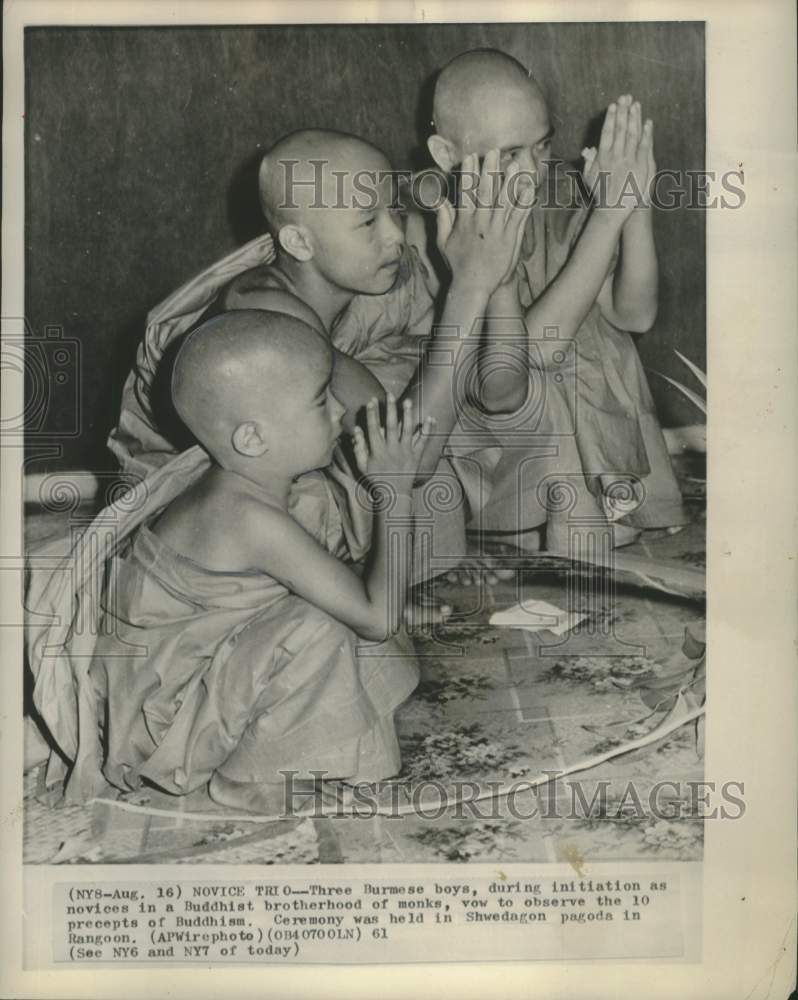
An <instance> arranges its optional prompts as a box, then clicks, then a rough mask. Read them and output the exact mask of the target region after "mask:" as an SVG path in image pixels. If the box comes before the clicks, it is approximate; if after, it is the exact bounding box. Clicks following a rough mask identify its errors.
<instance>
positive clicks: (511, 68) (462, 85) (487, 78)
mask: <svg viewBox="0 0 798 1000" xmlns="http://www.w3.org/2000/svg"><path fill="white" fill-rule="evenodd" d="M432 113H433V119H434V125H435V130H436V132H437V133H438V135H440V136H442V137H443V138H445V139H447V140H448V141H449V142H451V143H453V144H455V145H456V146H457V147H458V149H459V151H460V152H461V153H462V155H466V154H468V153H470V152H477V153H479V154H480V155H484V154H485V153H486V152H487V151H488V149H492V148H498V149H504V148H508V147H510V146H514V145H529V146H531V145H534V144H535V143H536V142H538V141H540V140H541V139H542V138H543V137H544V135H545V132H547V131H548V129H549V125H548V111H547V108H546V100H545V98H544V96H543V92H542V91H541V89H540V87H539V86H538V84H537V82H536V81H535V80H534V78H533V77H532V76H531V74H530V73H529V72H528V71H527V70H526V69H524V67H523V66H522V65H521V63H519V62H518V61H517V60H516V59H513V58H512V56H508V55H506V54H505V53H504V52H499V51H497V50H496V49H474V50H473V51H472V52H464V53H462V54H461V55H459V56H456V57H455V58H454V59H453V60H452V61H451V62H450V63H449V64H448V65H447V66H445V67H444V68H443V69H442V70H441V72H440V75H439V76H438V79H437V82H436V84H435V95H434V98H433V112H432ZM538 133H542V134H538Z"/></svg>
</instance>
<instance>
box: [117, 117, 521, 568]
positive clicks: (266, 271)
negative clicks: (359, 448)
mask: <svg viewBox="0 0 798 1000" xmlns="http://www.w3.org/2000/svg"><path fill="white" fill-rule="evenodd" d="M497 157H498V154H497V153H496V154H493V160H496V162H497ZM493 160H490V158H489V160H488V162H487V163H486V165H485V168H484V170H483V175H484V177H485V178H486V179H487V180H488V181H489V180H490V178H489V171H490V169H491V164H493V166H494V167H495V163H493ZM473 166H474V167H475V169H477V168H478V165H477V164H476V160H474V164H473ZM510 179H511V178H508V180H510ZM259 183H260V193H261V201H262V205H263V209H264V213H265V215H266V218H267V220H268V222H269V225H270V229H271V232H272V234H273V237H274V241H275V244H276V246H277V256H276V259H273V257H272V256H267V255H262V260H261V262H260V263H256V264H255V266H250V267H247V266H246V262H247V260H248V258H247V256H246V254H245V253H243V252H242V253H241V254H240V257H239V256H238V255H235V259H233V255H231V258H230V259H229V266H228V262H226V261H223V262H221V264H220V265H219V266H218V267H216V268H214V269H213V272H212V273H209V275H208V280H207V281H206V280H204V279H203V277H202V276H200V279H197V280H195V281H194V282H192V283H189V285H187V286H186V296H182V295H181V294H180V293H177V294H176V296H175V297H174V298H175V312H176V313H177V314H178V317H177V321H176V322H175V324H174V326H170V325H167V324H152V325H151V327H150V328H148V332H147V337H146V338H145V344H144V345H143V348H142V349H141V350H140V353H139V365H138V371H136V372H134V373H133V374H132V375H131V377H130V378H129V379H128V384H127V386H126V389H125V398H124V401H123V408H122V415H121V418H120V423H119V427H118V428H117V430H116V431H115V432H114V433H113V434H112V436H111V440H110V444H111V447H112V449H113V450H114V452H115V453H116V454H117V456H118V457H119V458H120V460H121V462H122V464H123V466H125V467H131V468H136V470H137V471H138V469H139V468H140V467H141V465H142V464H144V463H146V462H148V461H149V460H150V458H151V457H152V459H153V460H154V464H160V462H161V461H162V460H163V459H164V457H168V454H169V450H170V449H172V450H173V449H174V445H173V444H172V443H171V442H170V441H169V440H168V438H167V436H166V435H165V434H164V433H163V431H162V429H161V428H159V427H157V426H156V424H157V421H156V419H155V414H154V412H153V409H152V407H150V406H149V405H148V399H149V397H150V394H151V383H152V374H151V373H152V371H153V369H154V368H155V367H156V366H157V365H158V363H159V361H160V358H161V357H162V356H163V353H164V351H165V350H166V348H167V346H168V345H169V343H170V340H172V339H174V338H175V337H177V336H179V335H180V334H181V333H182V332H183V330H184V329H185V326H186V324H185V323H183V322H182V317H183V316H188V317H189V318H191V317H196V316H197V315H200V313H201V309H200V308H199V306H200V305H201V304H202V303H203V302H205V304H206V305H207V303H208V302H209V301H210V294H209V293H210V292H211V291H213V292H214V293H215V292H216V291H218V289H219V285H220V284H221V283H223V282H222V281H221V279H222V278H226V279H228V281H227V286H226V288H224V290H223V292H222V294H221V296H220V302H219V307H220V308H221V309H226V310H230V309H239V308H262V309H270V310H275V311H281V312H287V313H290V314H291V315H297V316H300V317H302V318H304V319H305V320H306V321H307V322H310V323H312V324H313V325H315V327H316V328H317V329H319V330H320V331H322V332H324V333H325V335H326V336H327V337H328V338H330V337H331V336H332V338H333V339H334V338H335V334H336V332H337V331H338V330H339V328H341V327H346V326H347V325H349V324H350V322H351V317H350V311H349V307H350V305H352V303H353V302H354V301H357V300H370V299H376V300H379V301H380V302H385V303H390V305H389V306H388V310H389V313H390V315H389V316H388V315H387V314H386V313H385V311H384V310H383V309H382V308H381V307H380V309H379V311H380V314H381V315H382V316H383V319H385V320H386V321H388V322H389V323H390V324H391V326H392V327H394V328H396V329H400V330H402V331H404V330H405V329H407V328H408V327H411V326H413V324H414V323H416V322H418V323H420V324H422V325H423V327H424V332H425V334H426V336H427V337H428V336H429V333H430V327H431V325H432V311H433V292H432V291H430V289H429V288H428V287H427V286H428V283H430V284H432V283H433V279H432V276H431V273H430V271H429V269H428V268H426V267H425V266H424V264H423V262H422V261H421V260H420V259H419V256H418V254H417V253H416V251H414V250H405V248H404V243H405V236H404V231H403V227H402V224H401V220H400V218H399V216H398V212H397V210H396V205H395V201H396V198H395V190H394V178H393V175H392V171H391V167H390V164H389V163H388V161H387V159H386V158H385V156H384V155H383V154H382V153H381V152H380V151H379V150H377V149H376V148H375V147H373V146H371V145H370V144H369V143H367V142H365V141H363V140H361V139H358V138H357V137H355V136H351V135H344V134H342V133H338V132H332V131H328V130H320V129H313V130H303V131H300V132H295V133H292V134H291V135H289V136H287V137H285V138H284V139H282V140H281V141H280V142H278V143H277V144H276V145H275V146H274V147H273V148H272V149H271V150H270V151H269V153H267V154H266V156H265V157H264V159H263V162H262V165H261V169H260V176H259ZM493 193H494V194H496V195H498V194H499V192H498V191H496V192H493ZM506 193H507V185H505V187H504V190H503V193H502V195H501V196H502V197H504V196H505V195H506ZM486 197H487V195H486ZM523 197H524V196H523V195H522V196H521V198H520V199H516V200H515V203H514V204H513V205H509V203H508V204H507V206H506V210H505V216H506V218H507V219H508V220H509V219H510V216H513V220H514V221H513V222H512V225H513V232H514V233H516V236H515V237H514V238H515V239H516V244H515V246H514V252H515V255H516V257H517V252H518V251H519V249H520V233H521V232H522V229H521V227H520V226H518V225H517V216H518V213H519V212H520V213H522V214H524V215H528V212H529V201H530V200H531V198H529V199H528V200H527V203H526V204H523ZM461 215H462V213H458V214H457V215H453V213H451V212H450V213H449V214H448V215H447V219H446V223H447V224H446V227H445V235H446V247H445V251H444V252H445V255H446V258H447V259H448V260H449V263H450V266H451V270H452V277H451V281H450V283H449V286H448V288H447V290H446V296H445V303H444V305H443V308H442V313H441V316H440V323H441V327H442V328H443V329H461V330H462V331H463V336H462V338H460V339H459V340H458V341H457V342H456V343H455V344H453V345H452V344H447V350H448V352H449V355H451V356H452V357H454V356H456V355H460V354H463V353H466V352H467V351H468V350H471V349H472V345H473V343H474V338H470V337H469V336H468V334H469V332H470V329H471V325H472V324H473V323H474V321H475V319H476V318H477V317H478V316H479V315H481V314H482V313H483V312H484V309H485V302H484V300H483V297H482V290H481V286H482V284H483V282H482V280H481V277H482V276H481V274H476V273H473V274H472V273H471V272H469V271H468V269H467V268H466V269H465V270H463V269H462V268H461V267H459V262H460V261H462V260H464V259H465V257H469V255H470V259H471V260H472V261H474V262H478V261H479V258H480V254H479V250H481V251H482V253H483V254H484V253H485V252H486V250H487V246H486V244H485V243H484V242H482V240H483V239H484V236H485V233H476V232H472V233H470V234H469V233H468V232H467V227H466V226H465V224H464V223H462V222H461V221H460V219H461ZM490 218H491V212H490V211H489V210H488V211H478V212H476V213H475V214H474V216H473V219H474V220H477V221H478V223H479V225H480V226H482V225H483V223H484V226H485V227H488V228H489V225H488V224H489V220H490ZM483 228H484V227H483ZM477 240H479V241H480V242H479V243H477V242H475V241H477ZM239 259H240V261H241V264H239ZM473 266H474V267H475V268H476V271H477V272H479V271H481V270H482V266H481V265H480V264H479V263H474V264H473ZM511 271H512V266H510V267H509V270H508V272H507V273H508V274H509V273H510V272H511ZM503 277H504V275H503V276H502V278H503ZM231 278H232V280H229V279H231ZM435 291H437V287H435ZM333 350H334V359H335V364H334V367H333V388H334V390H335V393H336V395H337V397H338V398H339V399H340V400H341V401H342V403H343V404H344V405H345V407H346V411H347V412H346V415H345V417H344V421H345V428H346V429H347V430H349V431H351V430H352V429H353V427H354V422H355V419H356V416H357V414H358V411H359V410H361V409H362V407H363V405H364V404H365V402H366V401H367V400H368V399H369V398H371V397H372V396H373V395H375V394H376V395H378V396H383V395H384V389H385V388H391V389H393V391H394V392H395V394H396V395H397V396H398V395H400V394H401V393H403V392H407V394H408V398H410V399H411V400H412V401H413V403H414V405H416V406H417V407H418V408H419V409H420V410H421V411H422V412H423V415H427V414H429V415H431V416H433V417H434V418H435V419H436V421H437V427H438V432H437V435H436V440H435V444H434V446H433V447H431V448H430V449H428V452H427V455H426V456H425V466H424V468H423V469H422V470H421V478H422V479H423V478H425V477H426V478H428V477H429V476H430V475H431V474H432V473H433V472H434V471H435V469H436V467H437V466H438V463H439V459H440V454H441V451H442V448H443V445H444V444H445V441H446V439H447V436H448V433H449V430H450V429H451V427H452V426H453V425H454V422H455V420H456V418H457V412H458V402H457V400H456V392H455V391H454V388H453V374H454V370H453V367H452V365H449V366H445V365H440V364H438V365H431V366H427V368H426V371H425V375H424V379H423V392H422V382H421V380H420V379H419V378H418V377H413V376H414V373H415V375H416V376H417V370H418V369H419V361H420V358H421V353H420V350H419V343H418V342H417V341H414V342H413V344H412V356H411V357H409V358H408V359H406V360H409V362H410V363H409V365H406V366H405V368H404V371H403V375H402V378H401V379H399V380H397V381H396V382H395V383H394V384H393V385H391V384H390V383H387V384H386V383H385V382H383V385H381V384H380V382H378V381H377V379H376V378H375V377H374V375H372V374H371V373H370V372H369V370H368V369H367V368H366V367H365V366H364V365H363V364H361V363H360V362H359V361H357V360H355V359H354V358H352V357H350V356H349V354H348V353H347V352H342V351H339V350H337V349H336V348H335V347H334V346H333ZM408 383H411V384H408ZM422 397H423V398H422ZM339 457H340V456H338V455H337V456H336V462H335V463H334V464H333V465H332V466H331V467H330V469H329V470H327V472H326V477H327V478H326V483H323V484H322V483H321V482H320V480H319V477H318V476H315V477H314V476H305V477H300V479H299V480H298V481H297V483H296V484H295V488H294V491H293V495H292V504H293V505H294V507H293V509H294V513H295V516H297V518H298V519H299V520H300V521H301V523H303V524H304V525H305V526H306V527H308V528H309V530H311V531H313V532H314V534H316V535H318V534H319V526H320V522H324V524H322V525H321V526H322V527H324V528H325V530H327V534H328V536H329V539H330V545H331V548H335V550H336V551H339V552H341V551H342V548H341V544H340V543H341V535H340V532H339V533H338V534H337V535H336V534H335V533H334V532H332V533H331V532H330V530H329V525H330V523H331V522H332V523H334V522H335V521H336V520H338V521H339V522H340V523H341V524H342V530H343V535H344V536H345V539H346V547H347V548H348V550H349V553H350V555H351V556H353V557H355V558H358V557H359V556H361V555H363V554H364V552H365V551H366V550H367V547H368V524H367V523H364V522H367V519H365V518H364V516H363V512H362V511H361V510H360V509H359V505H358V504H357V501H356V496H355V481H354V479H353V478H352V477H351V475H348V474H347V472H346V470H345V468H342V464H341V463H340V461H338V458H339ZM439 474H440V473H439ZM444 474H445V472H444ZM449 478H450V480H454V479H455V477H454V475H453V474H452V473H449ZM323 488H326V489H328V490H331V491H332V492H333V495H334V496H335V504H332V502H331V500H330V498H329V497H328V500H327V502H326V503H325V499H324V496H320V495H319V492H320V490H322V489H323ZM455 493H456V491H455ZM423 495H424V496H426V494H423ZM333 508H335V510H334V511H333ZM432 519H433V521H434V525H433V528H434V530H433V535H434V547H435V553H436V555H438V556H441V555H443V556H445V557H446V556H448V558H449V562H450V563H451V561H452V560H454V561H456V560H457V559H458V558H459V557H460V556H461V555H462V554H463V552H464V548H465V531H464V519H463V510H462V504H459V505H458V504H454V505H452V508H451V509H445V510H435V511H433V512H432ZM425 575H427V574H426V572H425V569H424V567H423V565H421V563H419V564H418V565H417V567H416V578H417V579H420V578H423V577H424V576H425Z"/></svg>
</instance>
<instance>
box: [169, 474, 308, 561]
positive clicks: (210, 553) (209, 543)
mask: <svg viewBox="0 0 798 1000" xmlns="http://www.w3.org/2000/svg"><path fill="white" fill-rule="evenodd" d="M293 523H294V522H293V521H292V520H291V518H290V516H289V515H288V514H287V513H286V512H284V511H282V510H280V509H279V508H278V507H276V506H272V505H270V504H266V503H263V502H261V501H259V500H258V499H257V498H255V497H252V496H250V495H248V494H245V493H241V492H240V491H237V490H235V489H230V488H229V487H228V486H227V485H226V484H225V482H224V480H223V479H222V477H220V476H214V475H212V474H210V475H208V476H206V477H203V478H202V479H200V480H199V481H198V482H197V483H195V484H193V485H192V486H191V487H190V488H189V489H188V490H186V492H185V493H183V494H181V495H180V496H179V497H178V498H177V499H176V500H174V501H173V502H172V503H171V504H170V505H169V506H168V507H167V508H166V510H165V511H164V512H163V514H162V515H161V516H160V517H159V518H158V520H157V521H156V522H155V524H154V525H153V526H152V530H153V532H154V533H155V534H156V535H158V537H159V538H161V539H162V540H163V541H164V542H165V543H166V544H167V545H168V546H169V547H170V548H171V549H173V550H174V551H176V552H177V553H178V554H179V555H182V556H186V557H187V558H189V559H191V560H192V561H193V562H196V563H199V564H200V565H201V566H205V567H206V568H207V569H210V570H214V571H217V572H218V571H222V572H223V571H229V572H240V571H242V570H248V569H253V568H258V567H259V564H260V562H261V560H260V558H259V555H258V553H259V552H260V551H262V549H263V548H264V546H269V545H270V544H272V543H273V540H274V539H280V538H283V537H284V536H285V533H286V530H290V526H291V525H292V524H293Z"/></svg>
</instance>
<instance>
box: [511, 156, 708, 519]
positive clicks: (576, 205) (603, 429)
mask: <svg viewBox="0 0 798 1000" xmlns="http://www.w3.org/2000/svg"><path fill="white" fill-rule="evenodd" d="M541 201H542V204H541V203H540V202H539V203H538V205H536V206H535V208H534V209H533V211H532V214H531V216H530V219H529V222H528V223H527V229H526V232H525V234H524V242H523V245H522V249H521V253H522V257H521V261H520V263H519V266H518V289H519V298H520V300H521V304H522V306H523V307H524V309H525V310H526V309H529V308H530V306H531V305H532V304H533V303H534V302H535V300H536V299H537V298H539V297H540V295H542V294H543V292H544V291H545V289H546V288H547V287H548V286H549V285H550V284H551V283H552V282H553V281H554V279H555V278H556V277H557V275H558V274H559V273H560V271H561V270H562V269H563V267H564V266H565V264H566V263H567V261H568V257H569V256H570V253H571V251H572V250H573V247H574V245H575V244H576V241H577V240H578V238H579V235H580V233H581V232H582V229H583V228H584V225H585V223H586V222H587V218H588V209H587V207H586V206H585V204H584V200H583V199H580V198H579V197H578V192H577V190H576V182H575V178H574V175H573V174H569V173H566V172H564V171H563V170H562V169H560V170H558V171H556V172H555V171H552V174H551V179H550V188H549V191H548V194H547V198H546V200H542V199H541ZM616 263H617V251H616V254H615V257H614V259H613V261H612V264H611V267H610V274H611V273H613V271H614V269H615V265H616ZM575 348H576V350H575V351H574V352H572V353H570V354H566V368H568V367H571V365H573V370H572V372H571V373H570V374H569V373H568V372H567V371H566V370H565V368H563V369H562V370H561V371H562V374H563V375H564V377H565V378H566V381H573V383H574V384H575V386H576V390H577V391H576V393H575V395H573V396H571V395H570V394H569V396H568V399H569V402H570V403H571V405H572V406H573V424H574V427H575V438H576V444H577V447H578V450H579V456H580V458H581V464H582V469H583V471H584V473H585V475H586V477H587V479H588V482H589V484H590V486H591V489H592V490H593V491H594V492H598V490H599V480H600V479H603V480H604V482H605V487H606V485H607V483H608V482H609V481H610V480H612V479H616V478H617V479H623V478H624V477H634V478H635V479H637V480H639V482H640V488H639V493H640V497H641V501H642V502H640V504H639V506H637V507H636V509H634V510H632V511H631V512H630V513H629V514H628V515H627V516H626V518H625V520H626V522H627V523H628V524H631V525H633V526H635V527H639V528H660V527H670V526H675V525H680V524H686V523H687V521H688V517H687V515H686V513H685V510H684V507H683V505H682V497H681V493H680V491H679V487H678V485H677V483H676V478H675V476H674V474H673V467H672V465H671V460H670V456H669V454H668V449H667V446H666V444H665V439H664V437H663V434H662V430H661V428H660V425H659V420H658V419H657V414H656V409H655V406H654V400H653V398H652V396H651V390H650V389H649V386H648V381H647V379H646V376H645V372H644V371H643V366H642V364H641V361H640V355H639V354H638V352H637V347H636V346H635V343H634V340H633V338H632V336H631V335H630V334H629V333H627V332H626V331H625V330H620V329H618V328H617V327H615V326H613V325H612V324H611V323H610V322H609V320H607V319H606V318H605V317H604V315H603V314H602V312H601V309H600V307H599V305H598V303H596V302H594V304H593V306H592V307H591V309H590V311H589V312H588V314H587V316H586V317H585V319H584V320H583V322H582V324H581V326H580V327H579V330H578V332H577V334H576V338H575Z"/></svg>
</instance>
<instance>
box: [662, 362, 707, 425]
mask: <svg viewBox="0 0 798 1000" xmlns="http://www.w3.org/2000/svg"><path fill="white" fill-rule="evenodd" d="M674 354H675V355H676V357H677V358H678V359H679V360H680V361H681V362H682V363H683V364H685V365H686V366H687V367H688V368H689V369H690V371H691V372H692V373H693V375H695V377H696V378H697V379H698V381H699V382H700V383H701V385H702V386H703V388H704V390H706V387H707V376H706V373H705V372H703V371H701V369H700V368H699V367H698V365H695V364H693V362H692V361H689V360H688V359H687V358H686V357H685V356H684V355H683V354H681V353H680V352H679V351H676V350H674ZM654 374H655V375H659V377H660V378H664V379H665V381H666V382H670V384H671V385H672V386H674V387H675V388H676V389H678V390H679V392H681V393H682V395H683V396H686V397H687V398H688V399H689V400H690V402H691V403H692V404H693V405H694V406H697V407H698V409H699V410H700V411H701V412H702V413H703V414H704V415H706V412H707V401H706V399H704V398H702V397H701V396H699V395H698V393H696V392H694V391H693V390H692V389H688V388H687V386H686V385H682V383H681V382H677V381H676V379H675V378H671V377H670V375H663V373H662V372H658V371H655V372H654ZM705 394H706V393H705Z"/></svg>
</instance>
